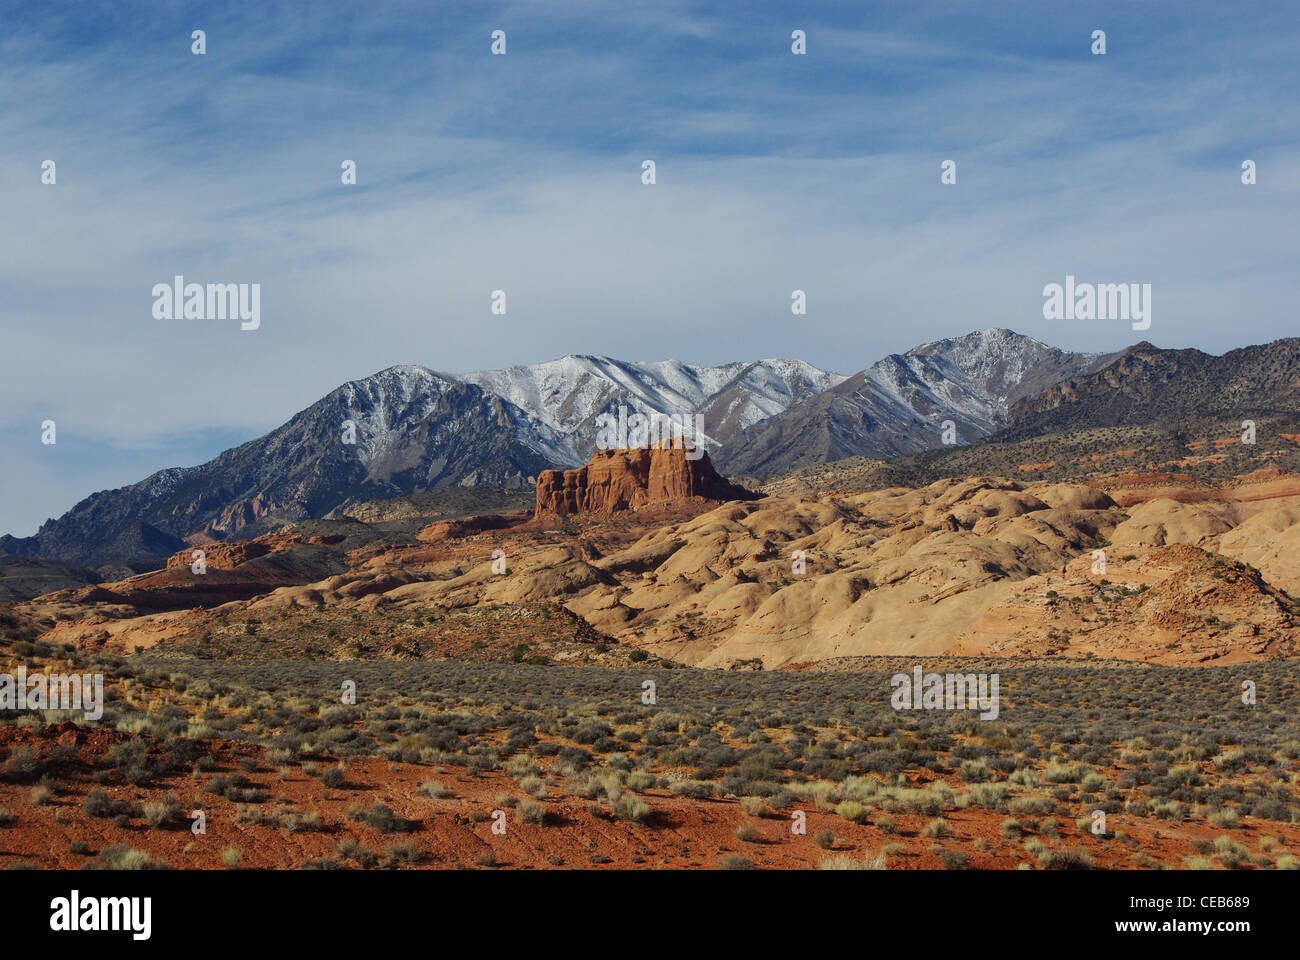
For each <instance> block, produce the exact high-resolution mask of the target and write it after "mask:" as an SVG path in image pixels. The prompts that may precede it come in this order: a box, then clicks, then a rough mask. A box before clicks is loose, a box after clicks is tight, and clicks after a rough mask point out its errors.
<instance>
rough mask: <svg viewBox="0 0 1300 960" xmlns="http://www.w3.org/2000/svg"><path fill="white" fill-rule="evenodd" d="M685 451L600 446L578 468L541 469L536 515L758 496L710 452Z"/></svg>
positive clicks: (680, 449) (665, 447) (594, 511)
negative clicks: (722, 469) (717, 465)
mask: <svg viewBox="0 0 1300 960" xmlns="http://www.w3.org/2000/svg"><path fill="white" fill-rule="evenodd" d="M686 454H687V451H686V449H685V448H684V447H680V446H679V447H671V446H664V447H651V448H644V449H617V450H597V451H596V452H595V453H593V454H592V455H591V459H590V460H589V461H588V462H587V464H586V465H585V466H582V467H579V468H578V469H576V470H563V471H561V470H543V471H542V472H541V473H539V474H538V475H537V507H536V509H535V511H534V516H535V517H537V518H541V517H545V516H556V515H560V516H563V515H566V514H571V513H602V514H608V513H616V512H618V511H620V510H630V509H634V508H636V507H641V506H645V505H646V504H651V503H660V502H663V501H667V500H677V499H682V498H699V499H703V500H755V499H757V498H758V494H755V493H752V492H750V491H749V490H746V489H744V488H743V487H738V486H736V485H735V484H733V483H730V482H729V481H727V480H725V479H723V478H722V477H720V476H719V475H718V473H717V471H716V470H714V469H713V464H711V463H710V462H709V456H708V454H706V453H701V456H700V458H699V459H698V460H690V459H688V458H687V456H686Z"/></svg>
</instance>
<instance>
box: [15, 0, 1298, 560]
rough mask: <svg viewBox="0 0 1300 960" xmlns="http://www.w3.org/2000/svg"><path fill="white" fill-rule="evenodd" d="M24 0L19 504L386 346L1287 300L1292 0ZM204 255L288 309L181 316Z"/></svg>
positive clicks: (145, 461)
mask: <svg viewBox="0 0 1300 960" xmlns="http://www.w3.org/2000/svg"><path fill="white" fill-rule="evenodd" d="M11 6H13V9H12V10H7V11H6V16H5V20H6V29H5V32H4V34H3V35H2V36H0V84H3V89H5V90H6V91H9V92H10V96H7V97H5V98H4V99H3V102H0V205H2V207H3V209H4V222H5V227H6V229H5V230H4V232H3V238H2V239H0V244H3V256H0V289H2V290H3V291H4V296H3V297H0V344H2V345H3V355H2V356H0V360H2V362H3V367H2V368H0V369H2V370H3V376H0V444H3V446H2V447H0V449H3V450H4V451H5V456H4V460H5V463H4V469H3V471H0V476H3V481H2V483H3V486H2V487H0V532H12V533H16V534H30V533H32V532H34V531H35V529H36V527H37V526H38V525H39V524H40V522H41V521H42V520H44V519H45V518H46V517H48V516H52V515H57V514H60V513H62V512H63V511H64V510H66V509H67V508H68V507H70V506H71V505H72V504H73V503H74V502H75V501H76V500H78V499H80V498H81V497H83V496H85V495H87V494H89V493H90V492H92V491H94V490H98V489H103V488H106V487H112V486H118V485H121V484H124V483H129V482H132V481H135V480H138V479H141V478H143V477H144V476H145V475H147V474H148V473H150V472H152V471H153V470H155V469H159V468H161V467H165V466H176V465H188V464H192V463H197V462H201V461H202V460H204V459H207V458H208V457H209V456H211V455H213V454H215V453H216V452H218V451H219V450H221V449H223V448H224V447H226V446H229V445H231V444H232V443H235V442H238V441H241V440H244V439H248V438H251V437H253V436H256V435H258V434H260V433H262V432H264V431H265V430H267V429H270V428H272V427H274V426H276V425H277V424H279V423H281V422H283V421H284V420H285V419H287V418H288V417H289V416H291V415H292V414H293V413H294V412H296V411H297V410H300V409H302V408H303V407H305V406H307V405H309V404H310V403H312V402H313V401H314V400H316V399H317V398H319V397H320V396H322V395H323V394H325V393H326V392H328V391H329V390H330V389H332V388H333V387H335V386H337V385H338V384H340V383H342V382H344V381H346V380H349V379H353V378H356V377H361V376H365V375H367V374H370V373H372V372H374V371H376V370H378V369H381V368H383V367H385V366H388V365H390V364H393V363H404V362H410V363H421V364H425V365H428V366H431V367H434V368H437V369H443V370H449V371H459V370H470V369H478V368H484V367H500V366H506V365H509V364H514V363H530V362H536V361H541V360H545V359H550V358H554V357H557V356H562V355H564V354H567V353H597V354H609V355H612V356H617V357H621V358H625V359H643V360H653V359H663V358H665V357H676V358H679V359H682V360H687V361H691V362H698V363H716V362H722V361H727V360H735V359H753V358H758V357H773V356H792V357H800V358H802V359H806V360H808V361H810V362H812V363H815V364H818V365H820V366H823V367H828V368H830V369H835V370H839V371H840V372H843V373H851V372H854V371H856V370H858V369H861V368H862V367H865V366H867V365H869V364H870V363H872V362H874V361H875V360H877V359H879V358H880V357H881V356H883V355H884V354H887V353H890V352H894V351H902V350H906V349H908V348H909V347H911V346H914V345H916V344H918V343H921V342H925V341H928V340H934V339H939V338H941V337H946V336H956V335H960V334H962V333H966V332H968V331H970V330H973V329H981V328H985V327H990V326H1007V327H1011V328H1013V329H1016V330H1019V331H1021V332H1023V333H1027V334H1030V335H1032V336H1036V337H1038V338H1039V339H1042V340H1044V341H1046V342H1049V343H1052V344H1054V345H1057V346H1061V347H1065V348H1070V349H1078V350H1112V349H1118V348H1121V347H1123V346H1125V345H1127V344H1130V343H1132V342H1134V341H1135V340H1136V339H1138V338H1139V337H1145V338H1147V339H1150V340H1152V341H1153V342H1155V343H1157V344H1159V345H1161V346H1197V347H1200V348H1202V349H1206V350H1210V351H1213V352H1222V351H1223V350H1226V349H1230V348H1232V347H1235V346H1240V345H1243V344H1246V343H1255V342H1263V341H1267V340H1271V339H1276V338H1277V337H1281V336H1287V335H1292V334H1295V333H1296V332H1297V329H1296V324H1295V323H1294V317H1293V313H1292V310H1291V307H1292V305H1293V304H1295V303H1296V302H1297V293H1298V292H1300V291H1298V290H1297V287H1298V286H1300V281H1298V280H1297V271H1296V269H1295V254H1296V244H1295V235H1296V231H1295V223H1296V222H1297V219H1300V217H1298V216H1297V214H1298V213H1300V188H1297V183H1300V176H1298V174H1300V161H1298V160H1297V157H1298V154H1297V139H1300V134H1298V133H1297V131H1300V122H1298V121H1300V115H1298V114H1300V110H1298V109H1297V97H1296V94H1295V91H1296V90H1297V89H1300V66H1298V65H1297V64H1298V63H1300V58H1297V57H1296V56H1295V50H1296V47H1297V40H1298V39H1300V38H1298V37H1297V34H1298V33H1300V30H1298V29H1297V24H1298V22H1300V17H1297V16H1296V13H1295V11H1294V8H1292V7H1291V6H1290V5H1288V4H1274V3H1268V4H1265V3H1241V4H1233V5H1224V4H1222V3H1195V2H1178V3H1160V2H1144V3H1115V4H1089V3H1073V2H1072V3H1068V4H1066V3H1044V2H1033V3H974V2H971V0H957V2H952V3H910V2H909V3H878V4H865V3H855V4H838V3H837V4H824V5H819V4H801V5H798V7H797V11H796V9H795V6H794V5H788V4H774V3H767V4H764V3H747V4H745V5H743V7H742V6H741V5H739V4H734V3H733V4H686V3H673V2H654V3H634V2H621V3H612V2H611V3H584V2H576V3H545V4H543V3H526V4H456V3H448V4H427V5H401V4H388V3H383V4H375V3H364V4H362V3H358V4H328V3H317V4H312V5H311V6H310V8H308V7H307V5H304V4H301V3H291V4H284V5H277V4H266V5H263V4H248V3H237V4H229V5H198V4H178V5H174V6H166V5H162V4H156V3H148V4H145V3H140V4H131V3H123V4H111V5H110V4H105V5H101V6H99V7H98V8H95V9H89V10H88V9H85V8H83V6H82V5H80V4H66V5H64V4H34V5H25V6H23V7H21V8H19V7H17V6H16V5H11ZM308 9H310V11H311V12H310V15H309V14H308V13H306V12H305V11H307V10H308ZM741 10H743V13H739V12H738V11H741ZM796 28H798V29H803V30H805V31H807V36H808V41H807V42H808V54H807V55H806V56H802V57H799V56H793V55H792V54H791V53H790V42H791V41H790V33H791V31H792V30H794V29H796ZM194 29H203V30H205V31H206V33H207V54H206V55H205V56H202V57H198V56H193V55H191V53H190V33H191V31H192V30H194ZM494 29H503V30H505V31H506V34H507V44H508V47H507V49H508V53H507V54H506V55H505V56H503V57H495V56H492V55H491V54H490V52H489V45H490V34H491V32H492V31H493V30H494ZM1094 29H1104V30H1105V31H1106V33H1107V47H1108V52H1107V54H1106V55H1105V56H1102V57H1096V56H1092V55H1091V53H1090V52H1089V46H1090V34H1091V32H1092V31H1093V30H1094ZM46 159H53V160H55V161H56V163H57V170H58V182H57V184H56V185H54V186H45V185H42V184H41V182H40V171H41V162H42V161H43V160H46ZM346 159H350V160H354V161H356V163H357V166H358V178H359V183H358V185H357V186H355V187H345V186H343V185H342V184H340V182H339V165H340V163H341V162H342V161H343V160H346ZM646 159H653V160H654V161H655V163H656V165H657V173H658V183H657V184H656V185H654V186H653V187H647V186H643V185H642V184H641V182H640V171H641V163H642V161H643V160H646ZM946 159H952V160H955V161H956V162H957V164H958V182H957V184H956V185H954V186H943V185H941V184H940V180H939V166H940V163H941V162H942V161H943V160H946ZM1244 159H1252V160H1255V161H1256V163H1257V164H1258V169H1259V183H1258V184H1257V185H1255V186H1253V187H1244V186H1242V184H1241V182H1240V179H1239V177H1240V164H1241V161H1242V160H1244ZM177 273H180V274H183V275H185V276H186V277H187V278H188V279H190V280H196V281H199V282H258V283H260V284H261V285H262V327H261V329H260V330H258V331H256V332H242V331H240V330H239V328H238V324H229V323H221V322H218V321H159V320H155V319H154V318H153V317H152V315H151V305H152V298H151V295H150V291H151V289H152V287H153V285H154V284H155V283H158V282H169V281H170V279H171V277H172V276H173V275H175V274H177ZM1067 273H1071V274H1074V275H1075V276H1077V277H1079V278H1080V279H1084V280H1087V279H1092V280H1096V281H1100V282H1124V281H1127V282H1144V283H1151V284H1152V287H1153V322H1152V327H1151V329H1150V330H1149V331H1147V332H1146V333H1145V334H1135V333H1133V332H1132V331H1131V330H1130V329H1129V327H1128V324H1126V323H1123V322H1112V321H1092V322H1084V321H1080V322H1067V323H1060V322H1049V321H1045V320H1044V319H1043V317H1042V310H1041V307H1042V288H1043V286H1044V284H1047V283H1052V282H1061V281H1062V280H1063V279H1064V277H1065V275H1066V274H1067ZM796 288H799V289H803V290H805V291H807V295H808V309H809V312H808V316H807V317H802V318H797V319H796V318H794V317H792V316H791V315H790V311H789V302H790V292H791V290H793V289H796ZM495 289H504V290H505V291H506V292H507V296H508V305H509V309H508V313H507V315H506V316H505V317H496V316H492V315H491V314H490V312H489V296H490V293H491V291H492V290H495ZM46 418H53V419H55V420H56V421H57V423H58V427H59V442H58V444H57V445H56V446H54V447H49V446H43V445H41V444H40V423H41V421H42V420H44V419H46Z"/></svg>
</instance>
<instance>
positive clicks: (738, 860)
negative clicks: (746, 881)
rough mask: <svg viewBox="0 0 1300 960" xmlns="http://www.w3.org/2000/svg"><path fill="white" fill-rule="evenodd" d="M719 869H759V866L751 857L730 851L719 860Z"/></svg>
mask: <svg viewBox="0 0 1300 960" xmlns="http://www.w3.org/2000/svg"><path fill="white" fill-rule="evenodd" d="M718 869H719V870H757V869H758V867H757V866H756V865H755V864H754V861H753V860H751V859H749V857H746V856H742V855H741V854H739V853H729V854H727V855H726V856H725V857H722V858H721V859H720V860H718Z"/></svg>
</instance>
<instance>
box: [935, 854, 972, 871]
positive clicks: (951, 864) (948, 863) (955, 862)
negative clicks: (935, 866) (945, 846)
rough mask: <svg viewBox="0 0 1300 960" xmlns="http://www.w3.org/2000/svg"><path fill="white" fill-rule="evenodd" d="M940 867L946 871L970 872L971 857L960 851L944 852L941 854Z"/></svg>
mask: <svg viewBox="0 0 1300 960" xmlns="http://www.w3.org/2000/svg"><path fill="white" fill-rule="evenodd" d="M939 866H941V867H943V868H944V869H945V870H969V869H970V857H968V856H967V855H966V854H964V853H962V852H961V851H960V850H944V851H942V852H940V854H939Z"/></svg>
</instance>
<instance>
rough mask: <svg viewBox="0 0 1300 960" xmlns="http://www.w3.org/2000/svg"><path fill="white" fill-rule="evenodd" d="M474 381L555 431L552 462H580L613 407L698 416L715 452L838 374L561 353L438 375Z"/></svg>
mask: <svg viewBox="0 0 1300 960" xmlns="http://www.w3.org/2000/svg"><path fill="white" fill-rule="evenodd" d="M442 376H445V377H456V378H458V379H460V380H462V381H464V382H467V383H473V384H477V385H478V386H480V387H482V388H483V389H484V390H487V391H488V392H490V393H494V394H496V395H497V396H499V397H501V398H502V399H504V400H507V401H509V402H510V403H511V404H513V405H514V406H516V407H518V408H520V409H521V410H523V411H525V412H526V413H528V414H530V415H531V416H533V417H534V418H535V419H536V420H538V421H540V422H541V423H542V424H544V425H545V426H546V427H549V428H550V429H551V430H553V431H555V433H556V434H557V435H558V436H560V437H561V438H562V439H561V441H560V445H559V446H557V447H555V448H554V449H552V451H551V453H552V454H553V456H554V459H555V460H556V462H557V463H582V462H585V461H586V459H587V458H588V456H590V454H591V452H592V451H593V450H594V449H595V447H596V439H597V433H598V432H599V431H598V427H597V424H596V418H597V417H598V416H600V415H601V414H602V413H608V414H612V415H614V416H617V415H618V407H619V406H620V405H622V406H625V407H626V408H627V410H628V413H629V414H631V413H640V414H642V415H650V414H660V415H663V416H674V415H675V416H685V417H691V416H694V415H695V414H700V415H701V416H702V417H703V424H704V432H705V435H706V437H707V438H708V440H707V441H706V446H707V448H708V449H709V451H710V453H715V452H716V451H717V450H718V449H719V448H720V447H722V446H725V444H726V443H727V441H728V440H730V439H731V437H732V436H734V435H735V434H736V433H737V432H739V431H740V430H743V429H745V428H746V427H750V426H753V425H754V424H756V423H758V422H759V421H760V420H764V419H766V418H767V417H770V416H773V415H774V414H777V413H780V412H781V411H783V410H785V409H787V408H788V407H790V405H791V404H794V403H798V402H799V401H800V400H804V399H807V398H808V397H811V396H813V395H814V394H817V393H820V392H822V391H823V390H825V389H827V388H828V387H832V386H834V385H835V384H837V383H840V382H841V381H843V380H844V377H843V376H842V375H840V374H838V373H831V372H829V371H826V370H820V369H818V368H817V367H814V366H813V365H812V364H809V363H805V362H804V361H802V360H757V361H754V362H752V363H727V364H722V365H721V366H716V367H704V366H695V365H693V364H689V363H682V362H680V361H677V360H661V361H658V362H654V363H627V362H624V361H621V360H614V359H611V358H610V357H590V356H568V357H561V358H560V359H559V360H550V361H547V362H546V363H538V364H533V365H531V366H518V367H509V368H507V369H505V370H482V371H477V372H474V373H465V374H442Z"/></svg>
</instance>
